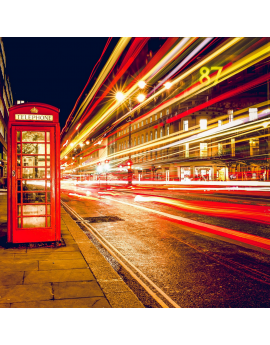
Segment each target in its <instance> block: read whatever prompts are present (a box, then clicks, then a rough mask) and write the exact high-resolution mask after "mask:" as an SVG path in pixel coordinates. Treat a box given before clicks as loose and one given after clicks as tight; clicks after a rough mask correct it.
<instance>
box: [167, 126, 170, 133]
mask: <svg viewBox="0 0 270 345" xmlns="http://www.w3.org/2000/svg"><path fill="white" fill-rule="evenodd" d="M167 135H170V126H168V127H167Z"/></svg>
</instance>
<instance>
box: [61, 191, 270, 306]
mask: <svg viewBox="0 0 270 345" xmlns="http://www.w3.org/2000/svg"><path fill="white" fill-rule="evenodd" d="M145 193H149V191H148V192H145ZM152 193H153V191H151V194H152ZM157 193H158V192H157ZM164 193H165V195H166V196H168V194H166V193H170V196H172V195H173V197H175V195H177V193H173V194H172V192H171V191H170V192H164ZM164 193H163V192H162V193H160V192H159V194H158V195H162V194H163V196H164ZM92 196H93V197H97V191H96V192H95V191H94V190H92ZM104 196H105V195H104ZM134 196H135V194H134V193H131V194H130V193H124V192H119V193H118V195H115V196H112V195H110V198H111V199H113V198H115V200H111V199H110V200H109V199H105V198H101V199H97V200H87V199H80V198H78V197H76V196H70V195H68V194H67V193H62V194H61V197H62V200H63V201H64V202H65V203H66V204H67V205H68V206H70V207H71V208H72V209H73V210H74V211H76V212H77V213H78V214H79V215H80V216H81V217H83V218H87V217H101V216H118V217H120V218H121V219H123V220H122V221H116V222H101V223H93V224H92V226H93V227H94V228H95V229H96V230H97V231H98V232H99V233H100V234H101V235H102V236H103V237H104V238H105V239H106V240H107V241H109V242H110V243H111V244H112V245H113V246H114V247H115V248H116V249H117V250H118V251H120V253H121V254H122V255H124V257H126V258H127V259H128V260H129V261H130V262H131V263H132V264H133V265H135V266H136V267H137V268H138V269H140V270H141V271H142V272H143V273H144V274H145V275H147V277H149V279H151V280H152V281H153V282H154V283H155V284H156V285H157V286H158V287H159V288H160V289H162V291H164V292H165V293H166V294H167V295H168V296H169V297H170V298H171V299H172V300H174V301H175V302H176V303H177V304H178V305H179V306H180V307H269V306H270V265H269V264H270V256H269V255H267V254H264V253H260V252H258V251H255V250H251V249H246V248H243V247H241V246H238V245H235V244H231V243H227V242H225V241H222V240H218V239H216V238H214V237H209V236H205V235H203V234H200V233H195V232H192V231H189V230H188V229H187V227H185V226H183V225H181V224H178V223H175V222H173V221H172V220H170V219H168V218H164V217H162V216H159V215H157V214H153V213H151V212H148V211H147V210H140V209H137V208H135V207H132V206H131V205H126V204H121V203H119V202H116V200H120V201H122V202H128V203H130V204H132V203H134V204H135V202H134ZM178 197H179V195H178ZM181 197H182V196H181ZM193 197H194V195H193ZM223 199H224V198H223ZM222 202H224V200H222ZM252 202H253V201H252ZM258 202H259V203H260V202H261V201H258ZM140 205H143V206H145V207H148V208H151V207H152V208H155V209H159V210H162V211H163V212H168V213H171V214H173V213H175V214H177V215H180V216H183V217H189V218H190V219H192V217H195V219H196V220H199V221H202V222H207V223H209V224H210V223H211V222H214V223H216V222H218V225H219V226H224V227H227V228H231V229H233V228H234V229H236V230H238V229H239V230H241V231H243V230H245V231H250V232H251V233H253V234H254V231H255V232H256V231H257V232H258V233H259V236H262V234H266V235H267V234H269V232H270V231H269V230H270V227H269V225H265V224H258V223H254V222H252V224H251V222H243V221H237V220H232V219H225V218H222V219H221V218H217V217H208V216H205V215H199V214H196V215H195V216H194V214H193V213H191V212H184V211H182V210H179V209H176V208H172V207H170V206H168V205H163V204H159V203H143V202H140ZM260 227H261V228H260ZM248 229H250V230H248ZM254 229H255V230H254ZM258 229H259V230H258ZM268 236H269V235H268ZM115 269H116V270H118V271H119V272H120V273H121V271H123V270H122V268H121V266H120V265H117V264H116V265H115ZM127 279H128V278H127ZM133 285H134V286H133V289H134V290H135V291H134V292H135V293H136V290H138V291H139V289H140V287H138V286H137V284H136V283H135V284H133ZM138 295H139V293H138ZM149 303H150V305H148V306H149V307H156V305H155V303H154V302H153V303H152V304H151V301H150V302H149Z"/></svg>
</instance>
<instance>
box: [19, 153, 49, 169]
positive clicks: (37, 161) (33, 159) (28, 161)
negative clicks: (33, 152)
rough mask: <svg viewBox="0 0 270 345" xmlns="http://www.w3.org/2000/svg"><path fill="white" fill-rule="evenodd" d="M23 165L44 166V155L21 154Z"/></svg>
mask: <svg viewBox="0 0 270 345" xmlns="http://www.w3.org/2000/svg"><path fill="white" fill-rule="evenodd" d="M22 160H23V166H25V167H27V166H41V167H43V166H45V156H23V157H22Z"/></svg>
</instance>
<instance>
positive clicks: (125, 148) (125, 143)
mask: <svg viewBox="0 0 270 345" xmlns="http://www.w3.org/2000/svg"><path fill="white" fill-rule="evenodd" d="M126 148H127V147H126V141H125V149H126Z"/></svg>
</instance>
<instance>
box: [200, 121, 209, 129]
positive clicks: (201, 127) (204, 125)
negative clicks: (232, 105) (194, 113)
mask: <svg viewBox="0 0 270 345" xmlns="http://www.w3.org/2000/svg"><path fill="white" fill-rule="evenodd" d="M200 129H207V119H200Z"/></svg>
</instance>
